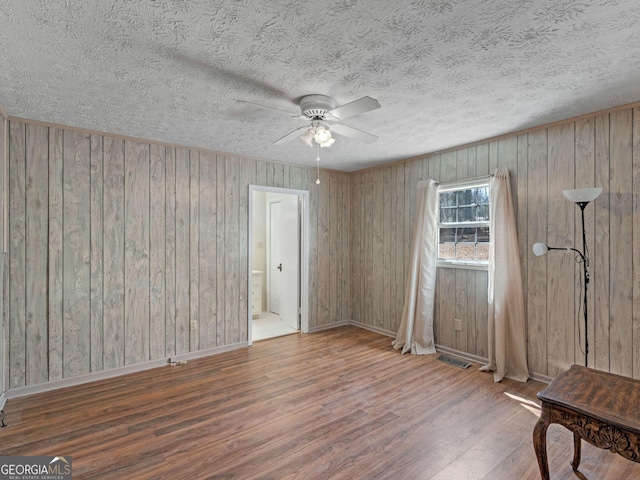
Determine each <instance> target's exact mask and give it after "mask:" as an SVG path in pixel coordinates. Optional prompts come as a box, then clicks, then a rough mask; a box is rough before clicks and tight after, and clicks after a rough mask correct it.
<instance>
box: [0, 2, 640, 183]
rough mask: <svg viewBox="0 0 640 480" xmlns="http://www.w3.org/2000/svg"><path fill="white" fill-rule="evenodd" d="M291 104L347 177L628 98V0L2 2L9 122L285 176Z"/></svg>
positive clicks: (305, 153)
mask: <svg viewBox="0 0 640 480" xmlns="http://www.w3.org/2000/svg"><path fill="white" fill-rule="evenodd" d="M307 94H323V95H329V96H332V97H333V98H334V99H335V100H336V102H337V103H338V105H341V104H345V103H348V102H351V101H353V100H356V99H358V98H360V97H362V96H365V95H368V96H370V97H373V98H376V99H377V100H378V101H379V102H380V103H381V105H382V108H381V109H378V110H374V111H371V112H369V113H366V114H364V115H360V116H357V117H352V118H350V119H348V120H345V122H344V123H345V124H347V125H350V126H352V127H356V128H358V129H361V130H365V131H367V132H371V133H374V134H376V135H378V136H379V137H380V138H379V140H378V141H377V142H376V143H373V144H370V145H367V144H362V143H358V142H357V141H355V140H351V139H346V138H344V137H339V138H338V140H337V141H336V143H335V144H334V145H333V146H332V147H330V148H327V149H323V150H322V151H321V157H322V162H321V165H322V166H324V167H327V168H333V169H336V170H344V171H353V170H357V169H361V168H364V167H368V166H372V165H376V164H381V163H386V162H390V161H395V160H399V159H403V158H408V157H412V156H416V155H421V154H424V153H428V152H433V151H436V150H440V149H444V148H448V147H452V146H456V145H462V144H464V143H468V142H473V141H477V140H482V139H486V138H489V137H492V136H496V135H501V134H505V133H509V132H514V131H517V130H520V129H523V128H526V127H532V126H537V125H541V124H544V123H548V122H551V121H556V120H561V119H565V118H569V117H572V116H576V115H580V114H584V113H590V112H595V111H598V110H602V109H605V108H609V107H614V106H619V105H623V104H625V103H630V102H635V101H638V100H640V3H639V2H638V0H598V1H595V0H414V1H406V0H396V1H392V0H382V1H379V0H315V1H305V0H268V1H266V0H265V1H253V0H235V1H218V2H212V1H184V0H59V1H55V2H54V1H51V0H39V1H36V0H5V1H3V2H0V105H1V106H2V107H3V108H4V110H5V111H6V112H7V114H9V115H10V116H14V117H23V118H29V119H36V120H42V121H47V122H54V123H59V124H64V125H70V126H77V127H83V128H88V129H93V130H98V131H103V132H110V133H114V134H122V135H129V136H134V137H141V138H145V139H151V140H158V141H162V142H168V143H175V144H179V145H185V146H191V147H198V148H205V149H212V150H217V151H224V152H229V153H233V154H238V155H244V156H250V157H254V158H261V159H265V160H272V161H278V162H284V163H290V164H301V165H315V156H316V152H315V149H311V148H309V147H306V146H305V145H303V144H302V143H300V142H298V141H294V142H292V143H288V144H286V145H280V146H274V145H272V143H273V141H275V140H277V139H279V138H280V137H282V136H284V135H285V134H287V133H289V132H290V131H292V130H294V129H295V128H298V127H300V126H303V125H305V122H304V121H302V120H300V119H295V118H289V117H287V116H285V115H280V114H278V113H277V112H271V111H268V110H264V109H259V108H255V107H252V106H250V105H247V104H243V103H239V102H237V100H247V101H250V102H255V103H261V104H264V105H268V106H272V107H275V108H277V109H282V110H290V111H292V112H299V110H298V107H297V101H298V99H299V98H300V97H301V96H304V95H307Z"/></svg>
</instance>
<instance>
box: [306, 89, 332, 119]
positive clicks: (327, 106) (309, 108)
mask: <svg viewBox="0 0 640 480" xmlns="http://www.w3.org/2000/svg"><path fill="white" fill-rule="evenodd" d="M334 108H336V101H335V100H334V99H333V98H331V97H327V96H326V95H306V96H304V97H302V98H301V99H300V110H301V111H302V114H303V115H304V116H306V117H308V118H311V119H315V118H317V119H321V120H322V119H324V116H325V115H326V113H327V112H330V111H331V110H333V109H334Z"/></svg>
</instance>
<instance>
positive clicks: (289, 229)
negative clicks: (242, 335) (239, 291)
mask: <svg viewBox="0 0 640 480" xmlns="http://www.w3.org/2000/svg"><path fill="white" fill-rule="evenodd" d="M308 198H309V192H308V191H303V190H292V189H285V188H274V187H261V186H255V185H250V186H249V242H248V244H249V272H248V273H249V279H250V284H249V293H250V298H249V299H248V300H249V308H248V310H249V314H248V329H247V331H248V343H249V345H251V344H252V343H253V341H255V340H262V339H266V338H272V337H276V336H280V335H287V334H291V333H297V332H300V331H302V332H303V333H307V332H308V330H309V327H308V323H309V322H308V307H307V298H308V291H309V288H308V283H309V282H308V278H309V275H308V265H309V254H308V241H307V239H308V231H309V227H308V226H309V218H308Z"/></svg>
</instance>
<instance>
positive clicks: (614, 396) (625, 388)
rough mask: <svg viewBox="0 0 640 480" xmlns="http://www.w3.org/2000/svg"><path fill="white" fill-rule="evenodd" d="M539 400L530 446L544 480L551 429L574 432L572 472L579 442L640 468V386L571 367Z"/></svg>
mask: <svg viewBox="0 0 640 480" xmlns="http://www.w3.org/2000/svg"><path fill="white" fill-rule="evenodd" d="M538 398H539V399H540V400H541V402H542V410H541V412H540V419H539V420H538V422H537V423H536V426H535V427H534V429H533V446H534V449H535V452H536V457H537V459H538V466H539V467H540V477H541V478H542V480H550V478H549V465H548V462H547V428H548V427H549V425H550V424H552V423H557V424H560V425H563V426H564V427H566V428H568V429H569V430H571V431H572V432H573V461H572V462H571V466H572V467H573V470H574V471H577V470H578V467H579V465H580V446H581V443H580V442H581V439H582V440H585V441H587V442H589V443H590V444H592V445H594V446H596V447H599V448H604V449H608V450H611V451H612V452H614V453H617V454H619V455H622V456H623V457H624V458H627V459H629V460H631V461H634V462H640V381H638V380H633V379H631V378H627V377H621V376H619V375H613V374H611V373H606V372H600V371H598V370H593V369H591V368H586V367H582V366H580V365H571V367H570V368H569V370H567V371H566V372H564V373H562V374H560V375H558V376H557V377H556V378H554V379H553V381H552V382H551V383H550V384H549V386H548V387H547V388H545V389H544V390H542V391H541V392H540V393H538Z"/></svg>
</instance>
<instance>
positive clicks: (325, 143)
mask: <svg viewBox="0 0 640 480" xmlns="http://www.w3.org/2000/svg"><path fill="white" fill-rule="evenodd" d="M329 135H331V134H329ZM335 141H336V139H335V138H333V137H331V136H330V137H329V139H328V140H325V141H324V142H322V143H319V144H318V145H320V148H325V147H330V146H331V145H333V143H334V142H335Z"/></svg>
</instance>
